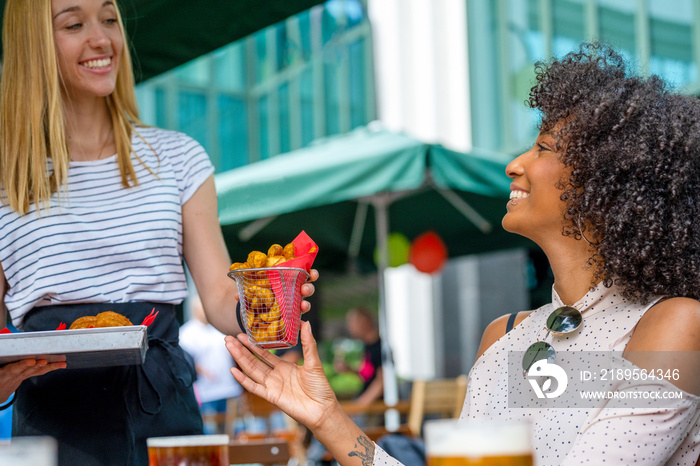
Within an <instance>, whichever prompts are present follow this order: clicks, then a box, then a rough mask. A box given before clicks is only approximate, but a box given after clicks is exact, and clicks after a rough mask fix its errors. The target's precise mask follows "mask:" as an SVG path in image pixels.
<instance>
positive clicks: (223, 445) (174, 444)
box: [146, 435, 230, 466]
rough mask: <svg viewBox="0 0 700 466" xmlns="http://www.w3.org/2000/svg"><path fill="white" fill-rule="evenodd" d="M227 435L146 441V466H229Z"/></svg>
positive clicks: (161, 438) (163, 438)
mask: <svg viewBox="0 0 700 466" xmlns="http://www.w3.org/2000/svg"><path fill="white" fill-rule="evenodd" d="M228 444H229V437H228V435H183V436H179V437H153V438H149V439H146V445H147V446H148V466H229V464H230V463H229V460H228Z"/></svg>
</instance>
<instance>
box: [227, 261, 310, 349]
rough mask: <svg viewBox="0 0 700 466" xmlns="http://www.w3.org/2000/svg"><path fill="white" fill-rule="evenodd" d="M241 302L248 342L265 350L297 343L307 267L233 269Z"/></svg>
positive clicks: (232, 274) (230, 275)
mask: <svg viewBox="0 0 700 466" xmlns="http://www.w3.org/2000/svg"><path fill="white" fill-rule="evenodd" d="M228 276H229V277H231V278H232V279H234V280H235V281H236V286H237V287H238V293H239V296H240V303H241V307H240V309H241V323H242V325H243V329H242V330H243V331H245V333H246V334H247V335H248V341H250V342H251V343H253V344H255V345H257V346H259V347H261V348H266V349H274V348H290V347H292V346H294V345H296V344H297V339H298V337H299V328H300V325H301V285H302V284H303V283H304V282H305V281H306V280H308V279H309V274H308V273H307V272H306V271H305V270H304V269H299V268H296V267H264V268H258V269H237V270H231V271H230V272H229V273H228Z"/></svg>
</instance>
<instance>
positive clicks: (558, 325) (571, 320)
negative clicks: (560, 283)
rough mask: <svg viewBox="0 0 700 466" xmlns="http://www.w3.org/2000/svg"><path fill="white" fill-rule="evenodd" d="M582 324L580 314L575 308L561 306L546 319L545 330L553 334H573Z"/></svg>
mask: <svg viewBox="0 0 700 466" xmlns="http://www.w3.org/2000/svg"><path fill="white" fill-rule="evenodd" d="M581 322H583V316H582V315H581V312H580V311H579V310H578V309H576V308H575V307H571V306H562V307H560V308H557V309H556V310H555V311H554V312H552V315H550V316H549V318H548V319H547V328H548V329H549V331H550V332H553V333H569V332H573V331H574V330H576V329H577V328H579V326H580V325H581Z"/></svg>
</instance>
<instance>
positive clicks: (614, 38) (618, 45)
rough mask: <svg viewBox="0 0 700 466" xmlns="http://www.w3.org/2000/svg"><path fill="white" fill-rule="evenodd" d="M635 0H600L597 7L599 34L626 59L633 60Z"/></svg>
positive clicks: (634, 54)
mask: <svg viewBox="0 0 700 466" xmlns="http://www.w3.org/2000/svg"><path fill="white" fill-rule="evenodd" d="M636 4H637V2H630V1H628V0H605V1H601V4H600V6H599V8H598V21H599V26H600V34H601V37H603V38H604V39H605V40H606V41H607V42H609V43H610V44H611V45H612V46H613V47H615V49H616V50H617V51H618V52H620V53H621V54H622V55H623V56H624V57H625V58H626V59H627V60H634V59H635V56H636V53H635V49H636V47H635V42H634V41H635V33H634V12H635V7H636Z"/></svg>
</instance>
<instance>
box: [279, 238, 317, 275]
mask: <svg viewBox="0 0 700 466" xmlns="http://www.w3.org/2000/svg"><path fill="white" fill-rule="evenodd" d="M292 244H294V255H295V256H296V257H295V258H294V259H291V260H288V261H284V262H280V263H279V264H277V265H274V266H273V267H296V268H299V269H304V270H306V272H307V273H310V272H311V266H312V265H313V263H314V260H316V254H318V246H317V245H316V243H314V240H312V239H311V238H309V235H307V234H306V232H305V231H303V230H302V232H301V233H299V234H298V235H297V237H296V238H294V241H292Z"/></svg>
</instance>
